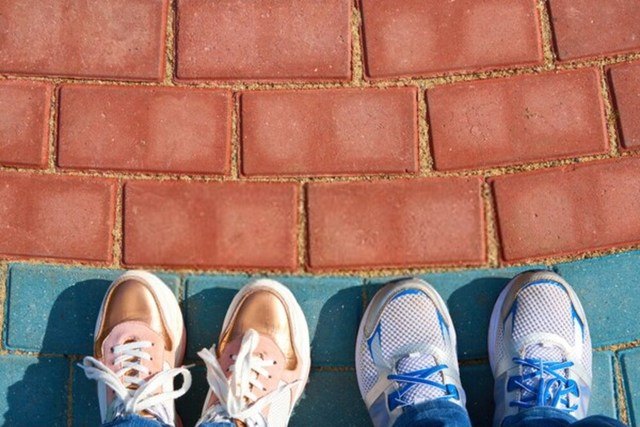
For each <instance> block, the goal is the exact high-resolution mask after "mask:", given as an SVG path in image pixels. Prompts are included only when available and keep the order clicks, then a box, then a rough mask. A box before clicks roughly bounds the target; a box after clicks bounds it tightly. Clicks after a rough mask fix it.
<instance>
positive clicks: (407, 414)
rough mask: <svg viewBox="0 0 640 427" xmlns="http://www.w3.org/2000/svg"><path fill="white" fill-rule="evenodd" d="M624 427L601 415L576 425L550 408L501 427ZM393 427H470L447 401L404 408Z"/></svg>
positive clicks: (524, 414)
mask: <svg viewBox="0 0 640 427" xmlns="http://www.w3.org/2000/svg"><path fill="white" fill-rule="evenodd" d="M569 425H570V426H572V427H624V424H622V423H621V422H619V421H617V420H614V419H612V418H608V417H603V416H601V415H597V416H593V417H587V418H585V419H583V420H580V421H576V419H575V418H573V417H572V416H570V415H567V414H566V413H564V412H562V411H560V410H558V409H553V408H532V409H528V410H526V411H523V412H521V413H520V414H518V415H514V416H512V417H507V418H506V419H505V420H504V421H503V423H502V427H565V426H569ZM393 427H471V420H470V419H469V414H468V413H467V410H466V409H464V408H462V407H460V406H459V405H456V404H455V403H453V402H450V401H448V400H444V399H440V400H431V401H428V402H425V403H422V404H419V405H415V406H407V407H406V408H405V409H404V413H403V414H402V415H400V418H398V420H397V421H396V422H395V424H394V425H393Z"/></svg>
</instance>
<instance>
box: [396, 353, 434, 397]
mask: <svg viewBox="0 0 640 427" xmlns="http://www.w3.org/2000/svg"><path fill="white" fill-rule="evenodd" d="M437 364H438V362H437V361H436V359H435V357H433V356H432V355H430V354H410V355H408V356H406V357H403V358H402V359H400V360H399V361H398V363H397V364H396V371H397V372H398V374H400V375H405V374H410V373H412V372H415V371H422V370H425V369H430V368H433V367H434V366H436V365H437ZM420 378H423V379H428V380H429V381H434V382H437V383H440V384H444V377H443V375H442V372H436V373H434V374H431V375H430V376H428V377H426V378H425V377H424V376H423V375H422V376H420ZM402 386H403V387H407V388H408V391H407V392H406V393H405V394H403V395H402V400H404V401H405V402H408V403H411V404H416V403H420V402H423V401H425V400H431V399H436V398H438V397H444V396H446V393H445V391H444V390H441V389H439V388H437V387H434V386H431V385H428V384H412V385H409V384H407V383H403V384H402Z"/></svg>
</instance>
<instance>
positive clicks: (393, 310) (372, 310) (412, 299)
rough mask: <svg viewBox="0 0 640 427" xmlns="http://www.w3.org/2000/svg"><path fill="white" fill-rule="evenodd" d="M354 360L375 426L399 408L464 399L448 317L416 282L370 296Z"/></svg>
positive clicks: (430, 293) (437, 300) (436, 299)
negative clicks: (443, 400) (422, 403)
mask: <svg viewBox="0 0 640 427" xmlns="http://www.w3.org/2000/svg"><path fill="white" fill-rule="evenodd" d="M356 359H357V360H356V370H357V375H358V383H359V386H360V392H361V394H362V396H363V398H364V399H365V402H366V403H367V406H368V407H369V409H370V413H371V415H372V418H373V421H374V424H376V425H382V424H386V423H388V422H389V421H390V420H392V419H393V417H394V411H395V412H398V410H400V408H401V407H402V406H404V405H413V404H417V403H420V402H423V401H425V400H431V399H437V398H449V399H453V400H456V401H458V402H460V401H461V400H463V399H464V394H463V393H462V388H461V386H460V380H459V373H458V366H457V357H456V353H455V332H454V331H453V326H452V324H451V321H450V317H449V314H448V312H447V310H446V306H445V305H444V303H443V302H442V300H441V299H440V298H439V297H438V296H437V294H436V293H435V291H434V290H433V289H432V288H431V287H430V286H429V285H427V284H426V283H424V282H422V281H418V280H409V281H403V282H398V283H394V284H391V285H388V286H387V287H385V288H384V289H382V290H381V291H380V292H379V294H377V295H376V297H375V298H374V300H373V301H372V302H371V304H370V307H369V309H368V310H367V313H366V314H365V316H364V318H363V320H362V324H361V329H360V333H359V337H358V342H357V348H356ZM460 394H462V397H461V396H460ZM462 404H464V403H463V402H462Z"/></svg>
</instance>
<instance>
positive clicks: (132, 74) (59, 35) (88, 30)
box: [0, 0, 167, 80]
mask: <svg viewBox="0 0 640 427" xmlns="http://www.w3.org/2000/svg"><path fill="white" fill-rule="evenodd" d="M166 13H167V4H166V0H109V1H104V0H84V1H75V0H56V1H42V0H3V1H1V2H0V58H2V60H1V61H0V72H4V73H18V74H34V75H43V74H46V75H60V76H73V77H107V78H114V79H128V78H130V79H145V80H159V79H161V77H162V75H163V69H164V39H165V35H164V32H165V25H166V24H165V22H166Z"/></svg>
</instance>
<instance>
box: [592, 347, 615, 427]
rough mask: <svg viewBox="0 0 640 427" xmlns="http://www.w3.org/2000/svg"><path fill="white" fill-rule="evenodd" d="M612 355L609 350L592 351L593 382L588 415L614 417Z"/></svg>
mask: <svg viewBox="0 0 640 427" xmlns="http://www.w3.org/2000/svg"><path fill="white" fill-rule="evenodd" d="M613 358H614V355H613V353H612V352H610V351H596V352H594V353H593V383H592V386H591V403H590V404H589V415H606V416H607V417H611V418H616V417H617V416H618V414H617V409H616V385H615V377H614V373H613Z"/></svg>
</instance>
